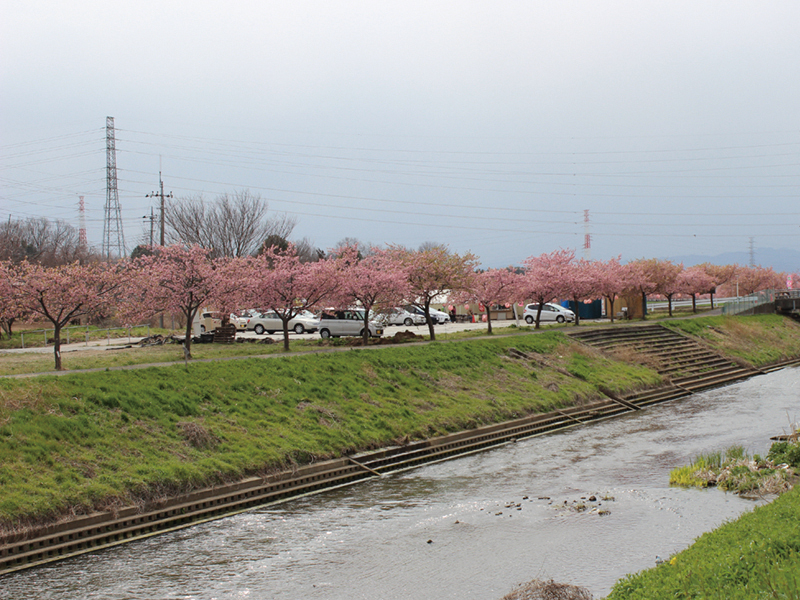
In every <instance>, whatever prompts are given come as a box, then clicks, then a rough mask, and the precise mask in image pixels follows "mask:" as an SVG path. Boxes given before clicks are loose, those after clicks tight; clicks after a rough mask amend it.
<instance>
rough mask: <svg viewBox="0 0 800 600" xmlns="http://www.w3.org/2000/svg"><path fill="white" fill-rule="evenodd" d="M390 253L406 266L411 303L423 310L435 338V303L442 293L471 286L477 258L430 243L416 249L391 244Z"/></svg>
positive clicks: (400, 263) (457, 290)
mask: <svg viewBox="0 0 800 600" xmlns="http://www.w3.org/2000/svg"><path fill="white" fill-rule="evenodd" d="M387 252H388V254H389V256H391V257H392V259H393V260H394V262H395V263H396V264H397V265H398V266H400V267H402V268H404V269H406V272H407V273H408V284H409V289H410V294H411V295H410V296H409V303H411V304H413V305H414V306H416V307H418V308H421V309H422V311H423V313H424V314H425V320H426V322H427V323H428V332H429V334H430V339H431V341H433V340H435V339H436V332H435V331H434V330H433V320H432V319H431V313H430V309H431V303H432V302H433V300H434V299H435V298H437V297H439V296H445V295H447V296H449V295H450V294H452V293H457V292H460V291H463V290H468V289H471V288H472V286H473V283H472V281H473V278H474V277H475V267H476V266H477V258H476V257H475V256H474V255H473V254H471V253H469V252H467V253H466V254H463V255H461V254H456V253H455V252H451V251H450V249H449V248H448V247H447V246H445V245H443V244H430V243H427V244H424V245H423V247H422V248H420V249H419V250H416V251H414V250H408V249H406V248H403V247H402V246H390V247H389V248H388V250H387Z"/></svg>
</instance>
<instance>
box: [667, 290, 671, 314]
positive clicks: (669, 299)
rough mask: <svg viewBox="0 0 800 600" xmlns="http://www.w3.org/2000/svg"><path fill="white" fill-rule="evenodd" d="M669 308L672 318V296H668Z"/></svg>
mask: <svg viewBox="0 0 800 600" xmlns="http://www.w3.org/2000/svg"><path fill="white" fill-rule="evenodd" d="M667 306H669V316H670V317H671V316H672V294H669V295H667Z"/></svg>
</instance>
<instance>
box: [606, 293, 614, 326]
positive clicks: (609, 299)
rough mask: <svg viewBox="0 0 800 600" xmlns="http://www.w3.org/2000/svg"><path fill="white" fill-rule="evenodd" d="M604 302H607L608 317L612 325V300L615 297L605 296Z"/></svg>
mask: <svg viewBox="0 0 800 600" xmlns="http://www.w3.org/2000/svg"><path fill="white" fill-rule="evenodd" d="M606 300H608V315H609V316H610V317H611V323H612V325H613V323H614V300H616V297H613V296H606Z"/></svg>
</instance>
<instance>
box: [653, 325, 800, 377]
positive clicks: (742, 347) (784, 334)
mask: <svg viewBox="0 0 800 600" xmlns="http://www.w3.org/2000/svg"><path fill="white" fill-rule="evenodd" d="M661 324H662V325H664V326H665V327H669V328H670V329H673V330H675V331H677V332H679V333H683V334H688V335H691V336H694V337H697V338H699V339H701V340H702V341H703V342H705V343H706V344H708V345H709V346H711V347H712V348H714V349H715V350H717V351H718V352H721V353H722V354H725V355H727V356H730V357H735V358H739V359H742V360H744V361H746V362H749V363H750V364H752V365H755V366H763V365H767V364H770V363H774V362H778V361H781V360H786V359H788V358H793V357H796V356H800V323H796V322H795V321H792V320H791V319H789V318H787V317H782V316H779V315H756V316H750V317H699V318H697V319H681V320H675V321H666V322H662V323H661Z"/></svg>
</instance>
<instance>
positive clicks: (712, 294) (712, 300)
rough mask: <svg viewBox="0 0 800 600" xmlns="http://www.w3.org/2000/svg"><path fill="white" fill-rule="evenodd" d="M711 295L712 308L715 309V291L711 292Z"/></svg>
mask: <svg viewBox="0 0 800 600" xmlns="http://www.w3.org/2000/svg"><path fill="white" fill-rule="evenodd" d="M709 293H710V295H711V310H714V292H709Z"/></svg>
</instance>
